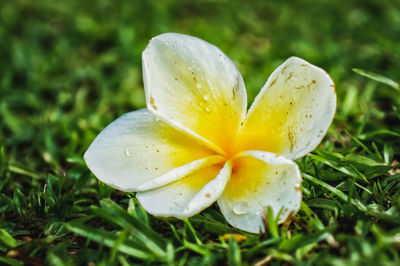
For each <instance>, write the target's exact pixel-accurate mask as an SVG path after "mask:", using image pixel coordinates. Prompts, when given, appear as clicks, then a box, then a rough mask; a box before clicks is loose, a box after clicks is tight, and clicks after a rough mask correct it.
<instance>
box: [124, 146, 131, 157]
mask: <svg viewBox="0 0 400 266" xmlns="http://www.w3.org/2000/svg"><path fill="white" fill-rule="evenodd" d="M124 153H125V155H126V156H128V157H131V156H132V151H131V150H130V149H128V148H126V149H125V151H124Z"/></svg>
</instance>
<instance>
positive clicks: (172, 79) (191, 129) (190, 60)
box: [142, 33, 247, 153]
mask: <svg viewBox="0 0 400 266" xmlns="http://www.w3.org/2000/svg"><path fill="white" fill-rule="evenodd" d="M142 57H143V78H144V85H145V91H146V101H147V108H148V109H149V110H150V111H151V112H153V113H154V114H156V115H157V116H158V117H160V118H162V119H163V120H164V121H166V122H167V123H169V124H171V125H173V126H174V127H176V128H179V129H180V130H181V131H183V132H186V133H187V134H190V135H192V136H194V137H196V138H198V139H200V140H201V141H203V142H204V143H206V144H207V145H208V146H209V147H211V148H212V149H214V150H216V151H218V152H226V153H229V152H230V148H231V147H232V145H231V144H232V142H233V140H234V138H235V135H236V133H237V131H238V128H239V125H240V122H241V121H242V120H243V119H244V117H245V114H246V108H247V99H246V89H245V86H244V83H243V79H242V77H241V75H240V73H239V71H238V70H237V68H236V67H235V65H234V64H233V62H232V61H231V60H230V59H229V58H228V57H227V56H226V55H225V54H224V53H223V52H222V51H221V50H219V49H218V48H217V47H215V46H214V45H211V44H209V43H207V42H205V41H203V40H201V39H198V38H195V37H191V36H187V35H183V34H177V33H165V34H161V35H159V36H157V37H155V38H153V39H152V40H151V41H150V43H149V45H148V46H147V48H146V50H145V51H144V52H143V55H142Z"/></svg>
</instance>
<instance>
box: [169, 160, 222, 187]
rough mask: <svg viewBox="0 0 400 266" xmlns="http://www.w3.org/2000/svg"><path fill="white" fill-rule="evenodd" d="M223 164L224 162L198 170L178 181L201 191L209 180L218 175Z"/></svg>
mask: <svg viewBox="0 0 400 266" xmlns="http://www.w3.org/2000/svg"><path fill="white" fill-rule="evenodd" d="M223 165H224V164H223V163H218V164H215V165H213V166H210V167H207V168H204V169H201V170H198V171H196V172H194V173H192V174H190V175H188V176H187V177H185V178H183V179H181V180H179V181H177V182H176V183H177V184H179V185H182V186H183V187H185V188H187V189H192V190H198V191H200V190H201V189H202V188H203V187H204V186H205V185H206V184H207V183H208V182H210V181H211V180H212V179H214V178H215V177H216V176H217V175H218V173H219V171H220V170H221V169H222V167H223Z"/></svg>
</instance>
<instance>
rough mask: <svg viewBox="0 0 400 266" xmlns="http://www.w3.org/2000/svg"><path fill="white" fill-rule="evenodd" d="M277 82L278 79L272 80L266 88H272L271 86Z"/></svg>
mask: <svg viewBox="0 0 400 266" xmlns="http://www.w3.org/2000/svg"><path fill="white" fill-rule="evenodd" d="M277 80H278V78H276V79H274V80H273V81H272V82H271V84H269V86H268V88H270V87H272V86H273V85H274V84H275V83H276V81H277Z"/></svg>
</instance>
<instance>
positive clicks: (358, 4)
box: [0, 0, 400, 265]
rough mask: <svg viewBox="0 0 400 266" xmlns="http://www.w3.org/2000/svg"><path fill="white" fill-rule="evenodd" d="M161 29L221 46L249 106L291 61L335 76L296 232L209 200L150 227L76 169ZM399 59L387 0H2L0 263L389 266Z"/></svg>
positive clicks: (134, 83)
mask: <svg viewBox="0 0 400 266" xmlns="http://www.w3.org/2000/svg"><path fill="white" fill-rule="evenodd" d="M168 31H174V32H182V33H186V34H190V35H195V36H198V37H200V38H203V39H205V40H207V41H209V42H211V43H213V44H215V45H217V46H218V47H220V48H221V49H222V50H223V51H224V52H226V53H227V54H228V56H230V57H231V58H232V59H233V60H234V61H235V63H236V64H237V66H238V67H239V69H240V71H241V73H242V74H243V76H244V79H245V82H246V86H247V90H248V94H249V102H252V100H253V99H254V97H255V95H256V94H257V93H258V90H259V89H260V88H261V87H262V85H263V83H264V82H265V80H266V78H267V77H268V75H269V74H270V73H271V72H272V71H273V69H274V68H275V67H277V66H278V65H279V64H280V63H282V62H283V61H284V60H285V59H286V58H287V57H289V56H291V55H296V56H299V57H302V58H304V59H306V60H308V61H310V62H312V63H314V64H316V65H318V66H321V67H322V68H324V69H325V70H326V71H327V72H328V73H330V75H331V76H332V78H333V79H334V80H335V82H336V86H337V93H338V108H337V114H336V117H335V120H334V123H333V124H332V126H331V127H330V129H329V131H328V134H327V136H326V137H325V139H324V141H323V142H322V144H321V145H320V146H319V148H318V149H317V150H315V151H314V152H313V153H311V154H310V155H308V156H306V157H304V158H303V159H301V160H298V161H297V163H298V165H299V166H300V169H301V171H302V174H303V178H304V182H303V203H302V205H301V210H300V211H299V212H298V213H297V214H296V215H295V217H294V219H293V222H292V223H290V224H286V225H280V226H278V225H277V224H276V221H274V219H272V217H270V216H268V217H269V218H268V217H267V219H266V221H265V222H266V223H267V225H268V231H267V232H266V233H265V234H262V235H252V234H247V233H244V232H241V231H236V230H235V229H233V228H232V227H230V226H228V225H227V223H226V221H225V220H224V218H223V217H222V215H221V213H220V212H219V210H218V208H217V206H212V207H211V208H209V209H207V210H205V211H203V212H202V213H201V214H199V215H197V216H195V217H192V218H190V219H188V220H185V221H180V220H176V219H165V218H155V217H152V216H150V215H147V214H146V212H144V211H143V209H142V208H141V207H140V206H139V205H138V203H137V201H136V199H135V197H134V194H133V193H122V192H119V191H116V190H113V189H111V188H109V187H107V186H105V185H103V184H101V183H99V182H98V181H97V180H96V179H95V177H94V176H93V175H92V174H91V173H90V171H89V170H88V169H87V167H86V166H85V163H84V162H83V159H82V155H83V153H84V151H85V150H86V148H87V147H88V145H89V144H90V143H91V141H92V140H93V139H94V137H95V136H96V135H97V134H98V133H99V132H100V131H101V129H103V128H104V127H105V126H106V125H107V124H109V123H110V122H111V121H113V120H114V119H116V118H117V117H118V116H120V115H122V114H123V113H126V112H128V111H132V110H134V109H138V108H142V107H144V106H145V104H144V95H143V84H142V78H141V52H142V51H143V49H144V48H145V46H146V45H147V42H148V41H149V40H150V39H151V37H154V36H156V35H157V34H160V33H162V32H168ZM399 51H400V3H399V2H398V1H390V0H382V1H372V0H352V1H343V2H342V1H328V0H322V1H311V0H301V1H296V2H294V1H288V0H287V1H286V0H283V1H279V3H278V1H263V2H261V1H255V0H251V1H208V0H202V1H189V0H184V1H178V2H176V1H172V0H162V1H132V2H127V1H108V0H101V1H83V2H82V1H77V0H71V1H50V0H41V1H28V0H15V1H3V2H1V3H0V59H1V60H0V73H1V74H0V129H1V130H0V255H1V257H0V264H5V265H42V264H46V265H94V264H95V265H131V264H173V265H210V264H214V265H219V264H228V265H240V264H244V265H250V264H257V265H264V264H267V263H269V264H270V265H399V264H400V255H399V254H400V253H399V249H400V194H399V191H400V171H399V166H398V161H400V90H399V85H398V84H399V82H400V72H399V69H400V53H399ZM353 69H354V71H353ZM396 165H397V166H396Z"/></svg>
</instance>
